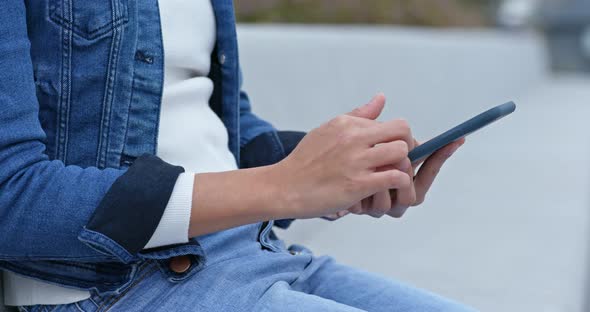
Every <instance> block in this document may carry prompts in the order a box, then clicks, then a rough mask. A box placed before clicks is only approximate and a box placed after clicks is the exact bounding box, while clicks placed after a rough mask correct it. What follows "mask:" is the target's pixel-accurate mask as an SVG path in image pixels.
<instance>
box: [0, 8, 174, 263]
mask: <svg viewBox="0 0 590 312" xmlns="http://www.w3.org/2000/svg"><path fill="white" fill-rule="evenodd" d="M25 14H26V11H25V5H24V1H22V0H4V1H3V2H2V10H1V11H0V237H1V238H2V239H0V260H10V261H19V260H22V261H25V260H78V261H84V260H88V261H121V262H130V261H133V260H134V259H136V258H137V257H140V256H139V252H140V251H141V249H142V248H143V247H144V246H145V244H146V243H147V242H148V240H149V239H150V237H151V236H152V234H153V232H154V231H155V228H156V227H157V225H158V222H159V220H160V218H161V216H162V214H163V211H164V209H165V207H166V203H167V201H168V199H169V197H170V194H171V193H172V189H173V187H174V183H175V181H176V179H177V177H178V175H179V174H180V173H181V172H182V171H183V169H182V168H181V167H176V166H172V165H170V164H167V163H165V162H163V161H162V160H160V159H159V158H157V157H155V156H149V155H145V156H142V157H140V158H138V159H137V160H136V162H135V163H134V165H132V166H131V167H130V168H129V169H128V170H115V169H105V170H99V169H97V168H93V167H91V168H80V167H76V166H65V165H64V163H63V162H61V161H56V160H50V159H49V158H48V156H47V155H46V154H45V145H44V140H45V133H44V131H43V129H42V127H41V125H40V122H39V118H38V114H39V104H38V100H37V98H36V95H35V85H34V79H33V69H32V61H31V58H30V42H29V39H28V36H27V26H26V17H25Z"/></svg>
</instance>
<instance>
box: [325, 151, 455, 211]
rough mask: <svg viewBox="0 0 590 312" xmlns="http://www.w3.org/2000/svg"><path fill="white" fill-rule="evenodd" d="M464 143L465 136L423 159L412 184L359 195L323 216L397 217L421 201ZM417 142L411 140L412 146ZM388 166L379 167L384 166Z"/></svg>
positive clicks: (412, 171) (414, 168)
mask: <svg viewBox="0 0 590 312" xmlns="http://www.w3.org/2000/svg"><path fill="white" fill-rule="evenodd" d="M464 143H465V139H461V140H459V141H457V142H454V143H451V144H449V145H447V146H445V147H444V148H442V149H440V150H439V151H437V152H436V153H434V154H433V155H431V156H430V157H428V159H427V160H426V161H425V162H424V164H423V165H422V167H420V170H419V171H418V174H417V175H416V176H415V177H414V179H413V183H412V186H411V187H409V188H406V189H404V190H402V189H399V190H396V189H391V190H386V191H381V192H378V193H376V194H374V195H372V196H370V197H368V198H365V199H363V200H362V201H360V202H359V203H357V204H355V205H354V206H352V207H351V208H349V209H348V210H344V211H341V212H338V213H337V214H333V215H330V216H327V217H326V219H328V220H337V219H339V218H342V217H344V216H345V215H347V214H349V213H354V214H359V215H363V214H366V215H370V216H373V217H375V218H380V217H383V216H384V215H389V216H392V217H394V218H401V217H402V216H403V215H404V214H405V212H406V211H407V209H408V208H409V207H412V206H418V205H420V204H422V203H423V202H424V200H425V198H426V194H427V193H428V191H429V190H430V187H431V186H432V184H433V182H434V180H435V179H436V176H437V175H438V173H439V172H440V170H441V168H442V166H443V165H444V163H445V162H446V161H447V159H449V158H450V157H451V156H452V155H453V154H454V153H455V152H456V151H457V149H459V148H460V147H461V146H462V145H463V144H464ZM418 145H419V143H418V142H415V146H418ZM419 165H420V164H415V165H414V166H413V167H412V169H411V171H410V172H409V173H408V174H411V175H413V174H414V171H415V170H416V168H417V167H418V166H419ZM387 169H388V167H385V168H381V169H380V170H387Z"/></svg>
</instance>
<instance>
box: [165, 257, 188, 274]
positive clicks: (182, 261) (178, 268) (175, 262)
mask: <svg viewBox="0 0 590 312" xmlns="http://www.w3.org/2000/svg"><path fill="white" fill-rule="evenodd" d="M190 268H191V259H190V258H189V257H188V256H179V257H174V258H172V259H170V270H172V271H174V272H175V273H178V274H181V273H184V272H186V271H188V269H190Z"/></svg>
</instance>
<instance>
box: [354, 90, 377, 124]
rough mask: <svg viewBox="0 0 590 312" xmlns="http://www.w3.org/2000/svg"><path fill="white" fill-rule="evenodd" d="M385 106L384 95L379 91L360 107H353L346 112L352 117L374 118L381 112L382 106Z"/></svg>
mask: <svg viewBox="0 0 590 312" xmlns="http://www.w3.org/2000/svg"><path fill="white" fill-rule="evenodd" d="M384 107H385V95H384V94H383V93H379V94H377V95H375V97H373V99H371V101H370V102H369V103H367V104H365V105H363V106H361V107H357V108H355V109H354V110H353V111H352V112H350V113H348V114H347V115H349V116H353V117H360V118H366V119H371V120H375V119H377V117H379V115H381V112H383V108H384Z"/></svg>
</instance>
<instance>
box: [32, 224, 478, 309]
mask: <svg viewBox="0 0 590 312" xmlns="http://www.w3.org/2000/svg"><path fill="white" fill-rule="evenodd" d="M261 226H262V228H261ZM271 227H272V223H265V224H263V225H261V224H252V225H246V226H242V227H239V228H235V229H231V230H228V231H224V232H221V233H216V234H211V235H206V236H203V237H200V238H199V240H200V241H201V244H202V246H203V249H204V252H205V253H206V254H207V255H208V257H207V263H206V264H204V265H203V266H202V267H201V268H200V270H199V272H197V273H195V274H190V277H188V278H185V279H172V278H170V277H169V276H168V274H167V273H166V272H165V271H163V270H162V267H160V266H159V265H158V264H157V263H154V262H151V261H146V262H143V263H142V264H141V265H140V266H139V267H138V273H137V275H136V277H134V279H133V281H132V286H131V287H129V288H128V289H127V291H126V292H125V293H122V294H119V295H110V296H105V295H100V294H97V293H93V295H92V296H91V298H90V299H88V300H85V301H82V302H78V303H75V304H70V305H61V306H34V307H23V309H22V310H23V311H28V312H29V311H30V312H38V311H39V312H41V311H43V312H44V311H54V312H80V311H85V312H95V311H100V312H104V311H110V312H135V311H137V312H139V311H142V312H143V311H179V312H184V311H208V312H227V311H236V312H242V311H243V312H250V311H256V312H264V311H281V312H309V311H331V312H335V311H341V312H361V311H374V312H380V311H383V312H385V311H387V312H402V311H403V312H473V311H475V310H473V309H471V308H468V307H465V306H463V305H460V304H458V303H456V302H453V301H450V300H448V299H444V298H441V297H439V296H437V295H434V294H432V293H429V292H427V291H423V290H419V289H416V288H414V287H411V286H408V285H404V284H402V283H399V282H397V281H395V280H390V279H385V278H383V277H379V276H377V275H374V274H371V273H368V272H364V271H361V270H357V269H353V268H351V267H348V266H345V265H341V264H338V263H336V262H335V261H334V260H333V259H332V258H329V257H315V256H314V255H312V253H311V252H310V251H309V250H307V249H306V248H305V247H303V246H297V245H295V246H291V247H289V248H288V249H287V248H286V247H285V245H284V244H283V242H282V241H280V240H277V239H273V238H272V237H273V236H272V235H270V233H271ZM257 238H258V239H257ZM228 248H229V249H230V250H232V252H227V249H228Z"/></svg>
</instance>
